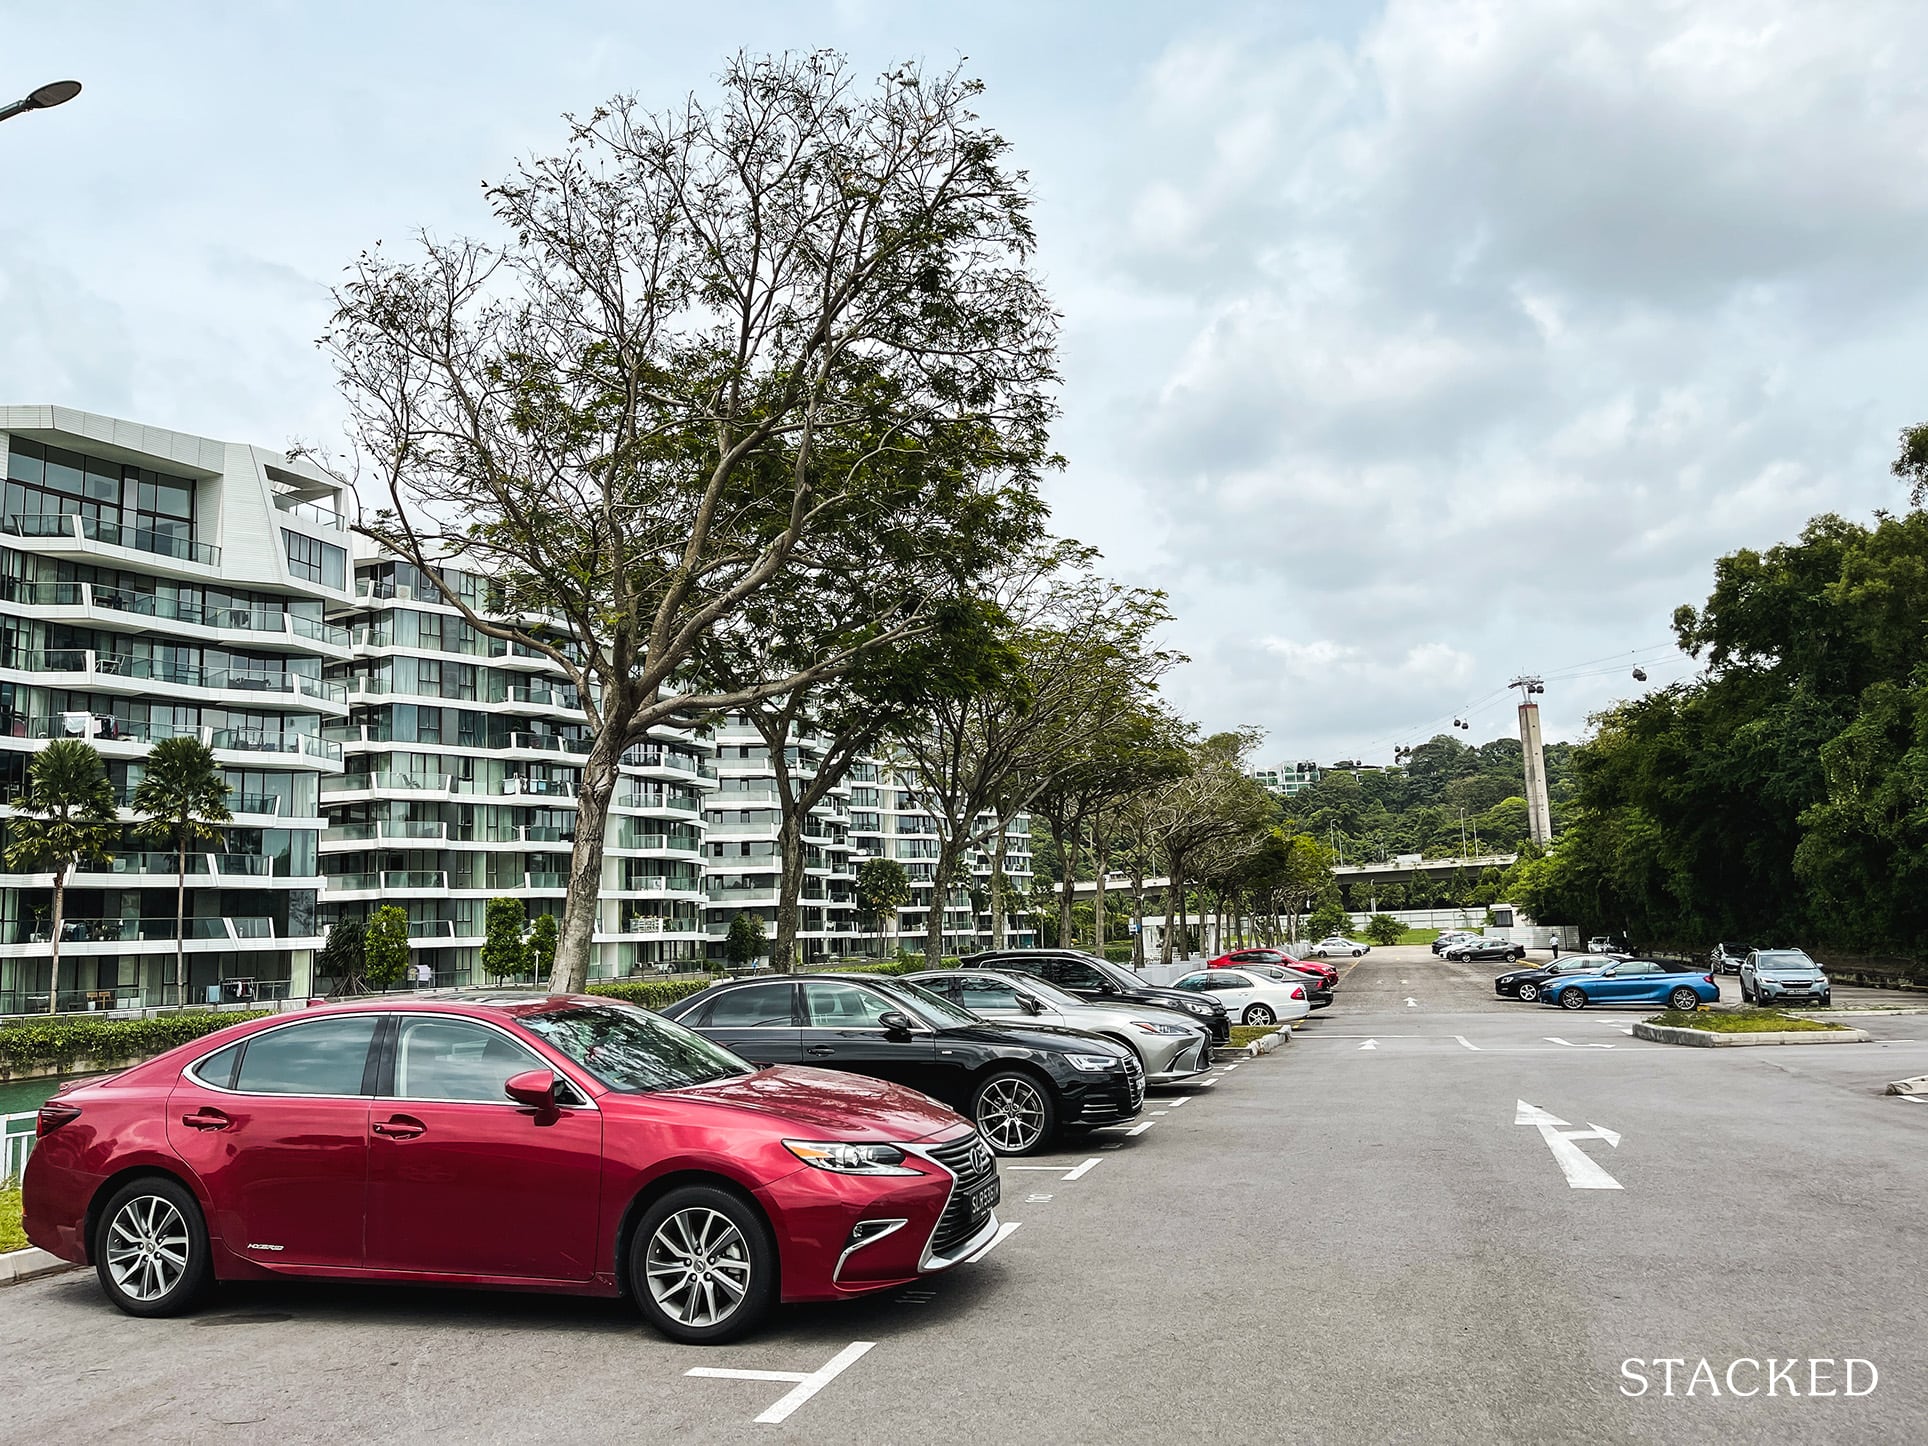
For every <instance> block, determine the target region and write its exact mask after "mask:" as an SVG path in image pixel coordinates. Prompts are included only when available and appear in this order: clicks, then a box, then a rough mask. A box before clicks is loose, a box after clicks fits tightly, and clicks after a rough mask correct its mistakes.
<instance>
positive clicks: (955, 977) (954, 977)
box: [917, 974, 964, 1004]
mask: <svg viewBox="0 0 1928 1446" xmlns="http://www.w3.org/2000/svg"><path fill="white" fill-rule="evenodd" d="M963 978H964V976H963V975H961V974H936V975H932V976H931V977H930V978H929V979H919V980H918V981H917V984H918V987H919V988H921V989H923V990H924V991H925V992H927V993H930V994H935V995H936V996H937V997H938V998H939V999H948V1000H950V1001H951V1003H953V1004H955V1003H957V991H958V987H959V985H960V984H962V982H963Z"/></svg>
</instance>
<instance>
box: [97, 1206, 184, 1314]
mask: <svg viewBox="0 0 1928 1446" xmlns="http://www.w3.org/2000/svg"><path fill="white" fill-rule="evenodd" d="M94 1268H95V1273H96V1274H98V1275H99V1276H100V1285H101V1289H102V1290H104V1291H106V1292H107V1298H108V1299H109V1300H111V1301H112V1302H113V1303H114V1304H115V1305H116V1306H118V1307H120V1309H122V1310H124V1311H126V1312H127V1314H129V1315H138V1316H164V1315H180V1314H182V1313H184V1312H186V1311H190V1310H193V1309H194V1307H195V1306H197V1305H199V1304H200V1303H201V1301H202V1300H203V1299H205V1298H206V1296H207V1293H208V1290H209V1288H210V1287H211V1286H212V1285H213V1284H214V1269H213V1263H212V1260H211V1258H210V1256H209V1252H208V1232H207V1225H206V1223H205V1222H204V1221H203V1220H202V1219H201V1206H200V1204H199V1202H197V1201H196V1200H195V1198H194V1192H193V1191H191V1190H189V1189H188V1188H187V1186H185V1185H183V1184H181V1182H180V1181H178V1180H170V1179H168V1178H167V1177H166V1176H162V1175H150V1176H147V1177H145V1178H143V1179H139V1180H130V1181H128V1183H127V1184H125V1185H123V1186H121V1188H120V1189H118V1190H116V1191H115V1192H114V1194H113V1198H111V1199H110V1200H109V1201H108V1202H107V1208H106V1209H105V1210H103V1211H101V1212H100V1227H99V1234H98V1235H97V1236H96V1237H95V1240H94Z"/></svg>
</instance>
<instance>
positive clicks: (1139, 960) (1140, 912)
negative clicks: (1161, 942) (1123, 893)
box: [1131, 861, 1145, 969]
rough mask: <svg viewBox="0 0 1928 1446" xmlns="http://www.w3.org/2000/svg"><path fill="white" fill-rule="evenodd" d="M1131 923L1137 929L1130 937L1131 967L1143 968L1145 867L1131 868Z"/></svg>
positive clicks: (1140, 865)
mask: <svg viewBox="0 0 1928 1446" xmlns="http://www.w3.org/2000/svg"><path fill="white" fill-rule="evenodd" d="M1131 921H1132V922H1133V923H1134V924H1136V925H1137V926H1138V927H1137V929H1136V930H1134V931H1133V933H1132V936H1131V967H1132V968H1134V969H1143V968H1144V967H1145V866H1144V865H1143V864H1141V863H1137V862H1135V861H1134V862H1133V864H1132V866H1131Z"/></svg>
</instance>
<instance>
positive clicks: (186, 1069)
mask: <svg viewBox="0 0 1928 1446" xmlns="http://www.w3.org/2000/svg"><path fill="white" fill-rule="evenodd" d="M24 1189H25V1217H26V1230H27V1238H28V1239H30V1240H31V1241H32V1242H33V1243H34V1244H35V1245H38V1246H40V1247H41V1248H42V1249H44V1250H49V1251H52V1252H53V1253H54V1254H55V1255H58V1256H60V1257H62V1258H63V1259H66V1260H71V1261H74V1262H76V1263H77V1264H89V1263H91V1264H92V1265H93V1266H94V1267H95V1269H96V1270H97V1272H98V1273H99V1276H100V1283H101V1287H102V1289H103V1290H105V1291H106V1293H107V1297H108V1299H109V1300H111V1301H113V1303H114V1304H115V1305H117V1306H119V1307H120V1308H121V1309H122V1310H124V1311H126V1312H127V1313H128V1314H130V1315H138V1316H159V1315H174V1314H178V1313H180V1312H182V1311H185V1310H188V1309H191V1308H192V1307H193V1306H194V1305H195V1304H196V1303H197V1302H198V1301H199V1300H200V1299H202V1297H204V1296H205V1295H206V1294H207V1292H208V1290H209V1288H210V1287H211V1285H212V1284H213V1282H215V1281H217V1280H240V1279H263V1278H273V1277H278V1276H305V1277H315V1278H328V1279H359V1280H386V1281H403V1282H410V1283H416V1284H426V1285H466V1286H485V1287H489V1288H498V1289H499V1288H508V1289H526V1290H541V1291H558V1292H574V1293H581V1294H585V1295H625V1294H626V1295H628V1296H630V1297H631V1298H633V1299H634V1300H635V1302H636V1304H637V1306H638V1307H639V1308H640V1309H641V1311H642V1313H643V1315H644V1316H645V1317H647V1318H648V1320H649V1321H650V1322H651V1323H652V1324H653V1325H654V1326H656V1328H657V1329H658V1330H660V1331H662V1332H663V1333H664V1334H665V1335H668V1336H671V1337H673V1338H674V1339H677V1340H682V1341H693V1342H720V1341H726V1340H731V1339H734V1338H735V1337H737V1336H740V1335H742V1334H743V1333H744V1332H746V1331H748V1330H750V1329H752V1328H753V1327H754V1326H755V1325H756V1324H757V1323H758V1322H759V1321H760V1320H761V1319H763V1318H764V1317H765V1316H766V1315H767V1314H768V1313H769V1312H770V1310H771V1308H772V1307H773V1306H774V1305H775V1303H776V1302H777V1301H779V1300H783V1301H804V1300H834V1299H839V1298H842V1297H846V1296H854V1295H861V1294H865V1293H867V1292H870V1291H874V1290H883V1289H888V1288H889V1287H891V1286H895V1285H901V1284H903V1283H904V1282H906V1281H909V1280H913V1279H915V1278H916V1277H918V1276H920V1275H924V1274H927V1273H930V1272H933V1271H939V1270H944V1269H946V1268H948V1267H950V1266H952V1265H955V1264H957V1263H958V1262H959V1261H961V1260H965V1259H967V1258H969V1257H970V1256H971V1255H973V1254H975V1253H976V1252H977V1251H979V1250H981V1249H982V1248H984V1246H986V1245H987V1244H988V1243H989V1242H990V1241H991V1240H992V1238H993V1237H994V1236H995V1235H996V1233H997V1229H998V1221H997V1215H996V1213H995V1210H994V1208H993V1207H994V1206H995V1205H996V1204H997V1200H998V1189H999V1185H998V1175H997V1167H996V1165H995V1163H994V1162H993V1160H992V1158H991V1154H990V1152H989V1150H987V1149H986V1148H985V1147H984V1145H983V1143H982V1142H981V1141H980V1140H979V1138H978V1136H977V1133H976V1131H975V1130H974V1129H973V1128H972V1126H971V1125H970V1123H969V1122H968V1121H966V1120H965V1119H963V1118H962V1117H961V1116H959V1115H957V1114H954V1113H953V1112H952V1111H951V1110H949V1109H947V1108H945V1107H944V1106H943V1105H940V1104H938V1103H937V1102H936V1101H934V1100H931V1099H928V1098H926V1097H925V1096H923V1095H921V1094H918V1093H916V1092H915V1091H913V1090H909V1089H905V1088H903V1087H902V1086H899V1085H893V1084H889V1083H886V1082H883V1081H880V1080H874V1079H866V1078H864V1077H862V1076H859V1075H852V1074H845V1073H830V1072H828V1071H822V1070H814V1069H806V1068H802V1067H800V1066H791V1065H779V1066H774V1067H769V1068H758V1067H757V1066H755V1065H751V1064H747V1063H745V1062H744V1061H743V1060H741V1059H739V1058H738V1057H737V1056H736V1055H734V1054H731V1053H730V1052H729V1051H728V1050H726V1049H723V1048H722V1047H721V1046H719V1045H715V1044H712V1043H710V1042H709V1041H708V1040H706V1039H704V1038H703V1037H702V1036H700V1035H698V1034H695V1033H693V1032H691V1031H690V1030H687V1029H685V1028H683V1027H682V1026H681V1025H678V1024H675V1023H672V1022H671V1021H669V1020H667V1019H663V1018H661V1017H660V1016H658V1015H655V1014H652V1013H650V1012H649V1011H647V1010H644V1009H639V1008H636V1007H635V1006H633V1005H628V1004H623V1003H620V1002H617V1001H615V1000H609V999H596V998H588V997H578V996H569V995H556V996H541V995H527V994H523V995H503V994H482V993H476V994H456V995H441V996H435V997H430V998H419V997H417V998H410V999H407V1000H398V1001H395V1002H393V1003H391V1002H387V1001H382V1002H373V1001H371V1002H365V1003H356V1004H342V1005H335V1006H331V1007H326V1008H321V1009H314V1010H310V1011H307V1012H305V1013H302V1014H284V1015H279V1016H275V1017H272V1018H267V1019H261V1020H254V1021H251V1022H249V1023H246V1024H241V1025H236V1026H234V1027H233V1028H231V1029H225V1030H222V1031H220V1032H219V1033H217V1034H212V1035H209V1036H207V1037H206V1038H205V1039H200V1040H197V1041H195V1042H194V1043H192V1044H188V1045H183V1046H181V1047H180V1048H178V1049H175V1050H172V1051H170V1052H169V1053H167V1054H164V1055H161V1056H159V1057H158V1058H155V1059H151V1060H149V1061H147V1062H146V1063H145V1064H141V1065H136V1066H135V1067H134V1068H132V1069H129V1070H126V1071H124V1072H123V1073H120V1074H116V1075H110V1076H106V1077H103V1078H99V1079H94V1080H89V1081H86V1082H84V1083H81V1084H78V1085H75V1086H73V1087H71V1088H68V1089H64V1090H62V1091H61V1092H60V1093H58V1094H56V1095H55V1096H54V1097H53V1098H52V1099H50V1100H48V1101H47V1103H46V1104H45V1105H44V1106H42V1108H41V1111H40V1119H39V1138H38V1140H37V1141H36V1143H35V1146H34V1150H33V1153H32V1155H31V1156H29V1158H28V1161H27V1169H26V1174H25V1179H24Z"/></svg>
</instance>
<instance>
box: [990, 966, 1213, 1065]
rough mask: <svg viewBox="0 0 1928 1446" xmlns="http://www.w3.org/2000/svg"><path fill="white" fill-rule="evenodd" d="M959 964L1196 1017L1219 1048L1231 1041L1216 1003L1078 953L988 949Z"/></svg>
mask: <svg viewBox="0 0 1928 1446" xmlns="http://www.w3.org/2000/svg"><path fill="white" fill-rule="evenodd" d="M958 962H959V963H960V964H962V965H963V966H964V967H965V968H967V969H1016V970H1020V971H1022V972H1023V973H1026V974H1035V975H1037V976H1038V978H1040V979H1042V980H1043V981H1044V982H1045V983H1046V984H1055V985H1057V986H1058V988H1060V989H1062V990H1064V992H1065V993H1067V994H1075V995H1077V996H1078V997H1079V998H1080V999H1091V1000H1106V999H1128V1000H1130V1001H1131V1002H1132V1003H1134V1004H1156V1005H1157V1006H1158V1007H1159V1008H1161V1009H1176V1010H1177V1011H1178V1012H1179V1013H1181V1014H1190V1015H1193V1016H1195V1017H1196V1018H1197V1019H1198V1022H1199V1023H1200V1024H1203V1025H1205V1026H1207V1027H1208V1028H1209V1029H1210V1030H1211V1031H1212V1038H1213V1039H1215V1040H1217V1041H1218V1042H1219V1043H1220V1044H1223V1043H1225V1042H1226V1041H1227V1040H1229V1039H1230V1038H1231V1037H1232V1021H1231V1018H1230V1016H1228V1015H1227V1014H1226V1013H1225V1006H1224V1005H1223V1004H1220V1003H1219V1002H1218V1001H1217V1000H1216V999H1204V998H1200V997H1199V996H1198V995H1197V994H1194V993H1190V992H1188V991H1187V990H1183V989H1166V988H1164V987H1163V986H1161V985H1157V984H1147V983H1146V982H1145V981H1144V980H1142V979H1140V978H1139V977H1138V976H1137V975H1136V974H1134V973H1132V972H1131V971H1130V970H1129V969H1126V968H1124V967H1122V966H1120V965H1117V964H1113V963H1111V962H1110V961H1108V960H1105V959H1100V958H1097V957H1096V956H1095V955H1091V954H1080V953H1079V952H1078V951H1077V950H1076V949H987V950H985V951H984V952H983V953H981V954H972V955H969V956H968V957H966V958H964V959H961V960H959V961H958Z"/></svg>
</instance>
